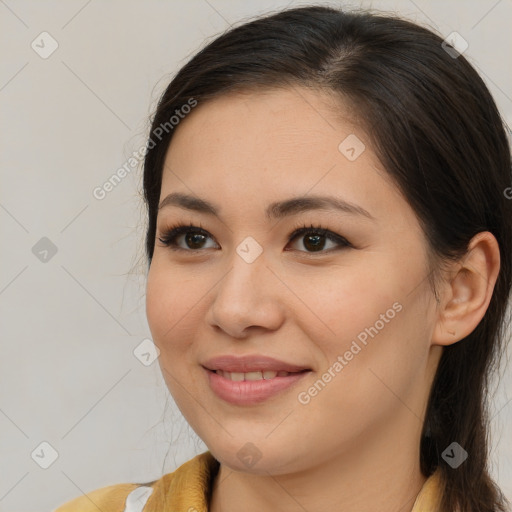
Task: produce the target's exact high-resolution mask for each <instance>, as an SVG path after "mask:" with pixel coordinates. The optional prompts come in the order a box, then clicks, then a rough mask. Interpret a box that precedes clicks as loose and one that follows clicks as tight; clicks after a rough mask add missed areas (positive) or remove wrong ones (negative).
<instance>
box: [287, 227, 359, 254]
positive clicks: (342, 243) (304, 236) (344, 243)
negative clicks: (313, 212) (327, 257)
mask: <svg viewBox="0 0 512 512" xmlns="http://www.w3.org/2000/svg"><path fill="white" fill-rule="evenodd" d="M298 237H301V238H300V240H302V246H303V247H305V248H306V249H307V251H305V252H331V250H328V251H323V250H322V249H324V248H325V244H326V241H329V242H331V243H332V244H334V248H336V246H338V247H340V248H343V247H353V246H352V245H351V243H350V242H349V241H348V240H347V239H346V238H344V237H342V236H341V235H338V234H336V233H333V232H332V231H329V230H328V229H325V228H323V227H321V226H313V225H311V226H309V227H307V226H305V225H304V226H302V227H301V228H299V229H296V230H295V231H294V232H293V233H292V234H291V235H290V240H294V239H295V238H298ZM331 249H332V247H331ZM301 252H304V251H301Z"/></svg>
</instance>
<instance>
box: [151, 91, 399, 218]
mask: <svg viewBox="0 0 512 512" xmlns="http://www.w3.org/2000/svg"><path fill="white" fill-rule="evenodd" d="M347 112H348V109H346V108H344V107H343V105H341V103H336V102H334V100H333V98H332V97H331V96H328V95H326V94H322V93H320V92H318V91H313V90H310V89H305V88H293V89H277V90H266V91H262V92H246V93H238V92H237V93H230V94H226V95H222V96H219V97H218V98H215V99H213V100H209V101H206V102H205V103H203V104H201V103H199V105H198V106H197V107H195V108H194V110H193V111H192V112H191V113H190V114H188V115H187V117H185V119H183V120H182V121H181V122H180V124H179V125H178V126H177V127H176V128H175V130H176V131H175V133H174V134H173V138H172V140H171V144H170V146H169V148H168V151H167V155H166V160H165V165H164V171H163V182H162V191H161V198H162V197H164V196H166V195H167V194H168V193H169V192H174V191H179V192H183V193H187V194H193V195H196V196H199V197H202V198H211V199H212V202H215V203H217V204H224V203H225V204H227V205H229V204H232V205H234V206H233V208H239V207H240V205H241V204H243V206H244V209H248V208H251V207H252V206H254V208H255V209H256V208H257V209H258V211H263V207H264V206H267V204H269V203H270V202H272V201H279V200H282V199H283V198H289V197H291V196H303V195H305V194H308V193H310V194H317V193H318V194H322V195H325V194H331V195H332V194H337V195H339V196H343V199H345V200H346V201H349V202H352V203H359V204H360V205H361V206H363V207H364V208H365V209H367V210H369V211H372V209H373V210H374V211H379V210H384V209H388V211H391V212H392V210H393V209H395V210H399V206H403V205H401V204H400V203H397V200H396V199H397V196H398V197H399V198H400V194H399V192H398V190H397V189H396V187H395V185H394V184H393V183H392V182H391V180H390V178H389V176H388V175H387V173H386V172H385V171H384V170H383V168H382V166H381V164H380V162H379V161H378V159H377V157H376V156H375V154H374V152H373V151H372V149H371V146H370V143H369V141H368V139H367V137H366V135H365V133H364V131H363V130H362V128H361V127H360V126H358V125H357V124H356V123H354V122H353V121H352V120H351V118H350V116H349V115H348V113H347ZM347 140H348V144H349V146H352V148H353V149H354V151H355V152H356V158H352V157H353V153H352V154H351V153H349V154H348V156H350V157H351V158H347V154H346V153H344V152H343V151H346V149H347V143H345V141H347ZM348 149H351V148H350V147H349V148H348ZM358 153H360V154H358ZM219 196H220V197H219ZM263 198H265V199H264V200H263ZM262 203H264V204H262ZM390 208H391V210H390ZM403 213H404V212H403V211H402V212H399V214H402V215H403Z"/></svg>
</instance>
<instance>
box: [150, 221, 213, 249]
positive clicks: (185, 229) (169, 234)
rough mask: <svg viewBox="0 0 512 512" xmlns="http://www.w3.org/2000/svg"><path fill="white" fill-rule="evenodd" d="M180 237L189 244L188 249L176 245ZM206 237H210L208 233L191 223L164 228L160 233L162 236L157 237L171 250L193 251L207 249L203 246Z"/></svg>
mask: <svg viewBox="0 0 512 512" xmlns="http://www.w3.org/2000/svg"><path fill="white" fill-rule="evenodd" d="M182 237H183V238H184V240H185V243H186V244H187V245H188V246H189V249H185V248H183V247H180V246H179V245H178V242H177V241H178V239H180V238H182ZM207 238H210V235H209V233H208V232H207V231H205V230H204V229H203V228H202V227H197V226H194V225H193V224H190V225H188V226H187V225H185V224H177V225H175V226H171V227H170V228H168V229H166V231H165V232H164V233H163V234H162V237H159V238H158V240H160V242H162V244H164V245H165V246H166V247H169V248H170V249H172V250H176V251H180V250H183V251H188V252H195V251H197V250H200V249H208V247H204V241H205V239H207Z"/></svg>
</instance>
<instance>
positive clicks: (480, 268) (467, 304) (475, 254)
mask: <svg viewBox="0 0 512 512" xmlns="http://www.w3.org/2000/svg"><path fill="white" fill-rule="evenodd" d="M499 270H500V250H499V245H498V242H497V240H496V238H495V237H494V236H493V234H492V233H490V232H488V231H483V232H481V233H478V234H477V235H475V236H474V237H473V238H472V239H471V241H470V243H469V246H468V250H467V252H466V254H465V256H464V257H463V258H462V262H461V261H459V262H457V263H454V266H453V268H452V272H451V273H450V275H451V276H452V277H451V278H449V279H448V280H447V282H446V283H445V286H444V287H443V293H442V298H441V300H440V303H439V306H438V309H437V316H438V318H437V323H436V325H435V328H434V332H433V335H432V345H451V344H453V343H456V342H457V341H460V340H462V339H464V338H465V337H466V336H467V335H468V334H470V333H471V332H473V330H474V329H475V328H476V326H477V325H478V324H479V323H480V321H481V320H482V318H483V316H484V314H485V312H486V311H487V307H488V306H489V302H490V301H491V297H492V293H493V291H494V285H495V284H496V279H497V278H498V272H499Z"/></svg>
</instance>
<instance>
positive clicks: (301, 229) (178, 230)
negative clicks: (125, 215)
mask: <svg viewBox="0 0 512 512" xmlns="http://www.w3.org/2000/svg"><path fill="white" fill-rule="evenodd" d="M187 230H188V231H191V232H196V233H202V234H205V235H206V236H208V238H211V239H212V240H213V241H214V242H215V243H216V244H217V245H220V244H219V243H218V242H217V241H216V239H215V237H214V236H213V235H212V234H211V233H210V232H209V231H208V230H207V229H205V228H203V227H201V226H197V225H196V224H193V223H189V224H186V223H181V224H178V225H177V226H175V227H170V228H169V229H165V230H163V232H162V233H161V234H160V235H157V238H158V239H159V240H160V241H161V242H162V243H165V245H168V246H173V248H174V249H182V250H184V251H186V252H199V251H200V250H201V249H184V248H182V247H179V245H177V244H176V243H175V242H171V241H169V242H168V243H166V242H165V241H164V240H162V238H169V237H170V238H172V239H173V240H176V238H177V237H179V236H181V235H183V234H185V233H186V232H187ZM307 232H320V233H323V235H324V236H325V237H326V238H327V239H329V240H330V241H331V242H334V243H336V244H338V247H340V246H343V245H345V246H347V247H353V245H352V243H351V242H350V241H349V240H347V238H345V237H344V236H342V235H339V234H338V233H336V232H334V231H332V230H330V229H327V228H324V227H321V226H307V225H300V226H298V227H296V228H294V229H293V230H292V231H291V232H290V233H289V235H288V237H289V240H290V241H291V240H294V239H295V238H297V237H298V236H300V235H303V234H305V233H307ZM329 251H330V250H327V251H319V253H322V252H323V253H326V252H329ZM300 252H306V253H307V251H300ZM311 254H313V253H311Z"/></svg>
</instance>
